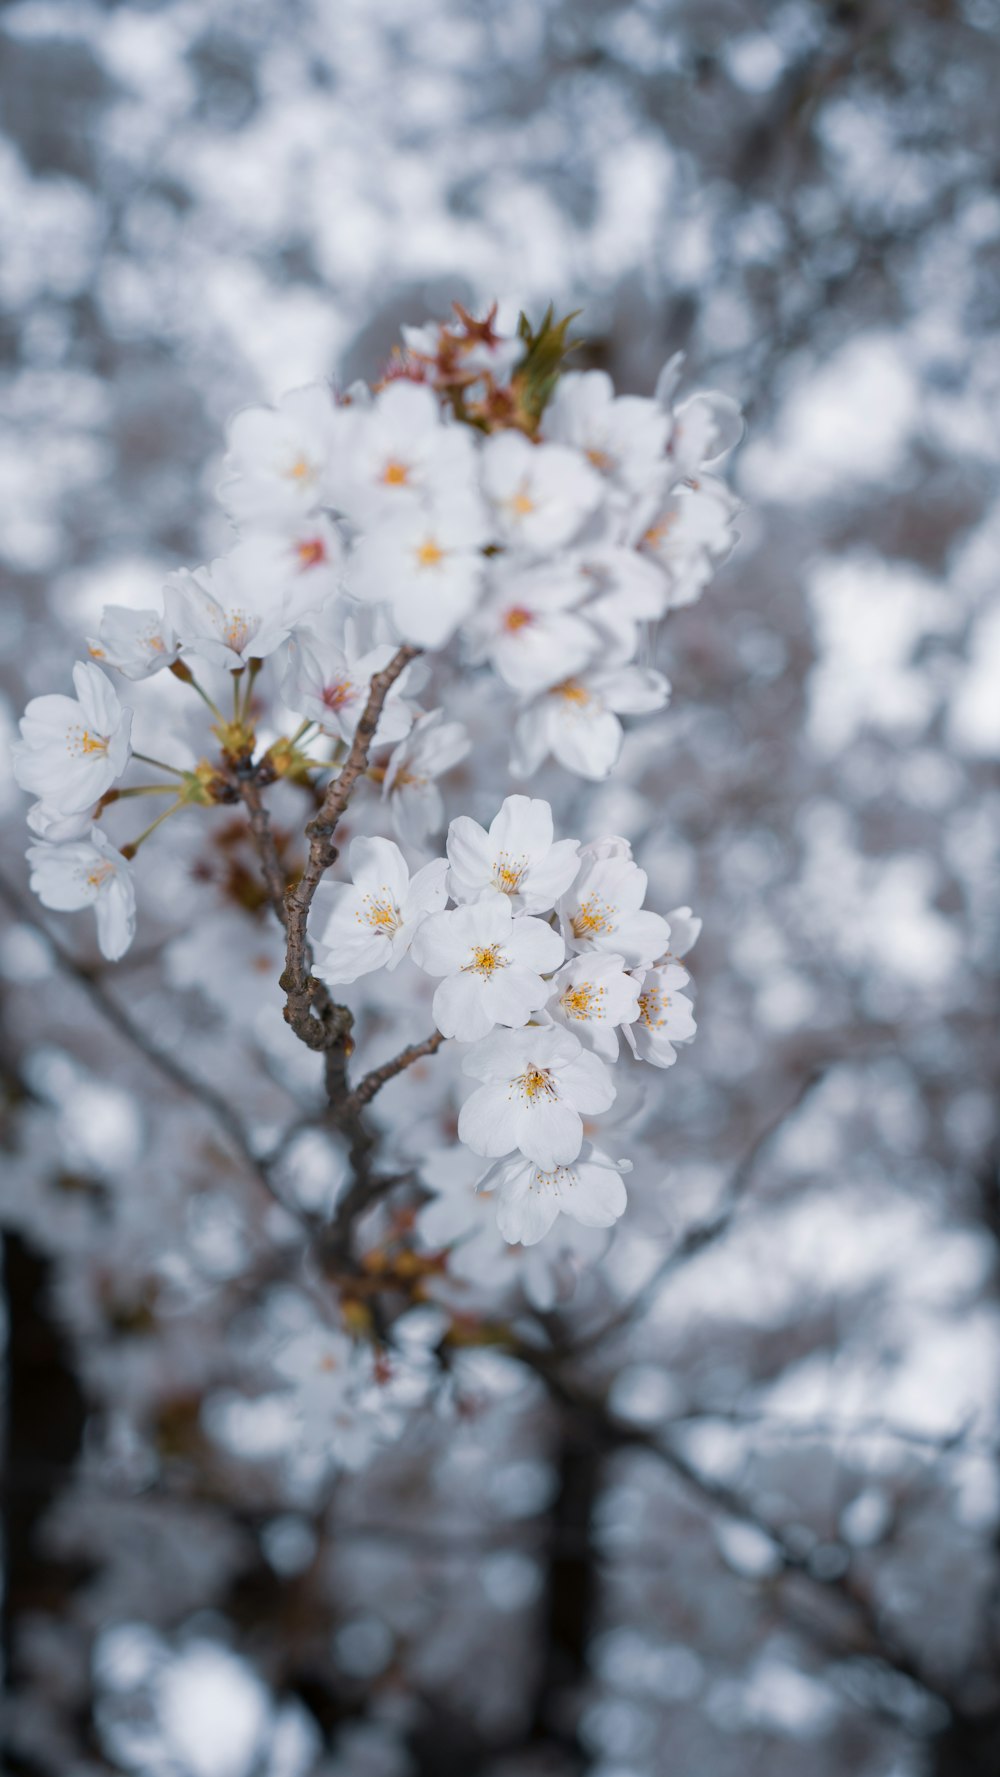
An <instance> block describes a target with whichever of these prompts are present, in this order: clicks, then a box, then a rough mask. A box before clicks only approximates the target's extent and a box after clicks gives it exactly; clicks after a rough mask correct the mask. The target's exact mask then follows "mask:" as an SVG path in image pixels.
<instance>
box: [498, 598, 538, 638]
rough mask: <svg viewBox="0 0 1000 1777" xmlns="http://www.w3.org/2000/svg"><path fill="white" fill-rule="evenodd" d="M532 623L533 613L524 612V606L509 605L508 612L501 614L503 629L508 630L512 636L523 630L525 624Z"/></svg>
mask: <svg viewBox="0 0 1000 1777" xmlns="http://www.w3.org/2000/svg"><path fill="white" fill-rule="evenodd" d="M534 621H535V614H534V612H533V611H528V610H526V609H525V607H524V605H511V608H510V610H509V611H505V612H504V614H503V626H504V629H509V630H510V631H511V633H512V634H513V633H516V632H517V630H519V629H524V628H525V626H526V625H527V624H529V623H533V622H534Z"/></svg>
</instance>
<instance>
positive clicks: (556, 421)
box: [542, 370, 670, 496]
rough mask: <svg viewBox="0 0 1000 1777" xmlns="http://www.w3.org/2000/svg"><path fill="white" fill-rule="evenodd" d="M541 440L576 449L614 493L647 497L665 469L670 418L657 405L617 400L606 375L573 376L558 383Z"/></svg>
mask: <svg viewBox="0 0 1000 1777" xmlns="http://www.w3.org/2000/svg"><path fill="white" fill-rule="evenodd" d="M542 432H543V436H544V437H545V438H547V439H552V440H554V441H556V442H558V443H560V444H572V445H575V447H576V449H577V450H580V451H582V452H583V453H584V455H585V457H586V458H587V461H588V462H589V463H590V464H591V465H592V466H593V467H594V468H595V469H596V470H597V471H598V472H599V473H600V474H601V475H603V476H605V477H606V478H607V480H608V481H609V482H611V483H612V484H613V485H614V486H615V487H617V488H618V489H620V490H622V491H623V492H624V493H625V494H627V495H629V496H631V495H634V494H636V493H644V492H645V491H646V490H647V489H648V487H649V485H650V481H651V479H652V478H653V477H654V476H655V475H656V474H657V472H658V470H659V468H660V466H661V465H662V461H663V455H664V452H665V450H666V446H667V439H668V437H669V433H670V417H669V415H668V414H666V413H665V412H664V411H663V409H662V407H661V406H660V404H659V402H657V401H650V400H648V399H646V398H645V397H644V396H641V395H616V394H615V390H614V384H613V383H612V381H611V378H610V377H609V376H608V374H607V372H606V371H604V370H582V371H571V372H570V373H569V374H568V375H565V376H563V377H561V378H560V380H559V383H558V385H557V387H556V391H555V394H554V395H553V397H552V400H551V401H550V402H549V405H548V407H547V408H546V410H545V414H544V417H543V422H542Z"/></svg>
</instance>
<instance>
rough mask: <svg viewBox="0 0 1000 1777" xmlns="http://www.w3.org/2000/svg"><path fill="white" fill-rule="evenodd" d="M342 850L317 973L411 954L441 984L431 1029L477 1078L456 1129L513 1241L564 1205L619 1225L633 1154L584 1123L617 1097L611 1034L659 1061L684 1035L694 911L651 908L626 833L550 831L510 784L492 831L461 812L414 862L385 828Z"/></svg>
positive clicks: (344, 976)
mask: <svg viewBox="0 0 1000 1777" xmlns="http://www.w3.org/2000/svg"><path fill="white" fill-rule="evenodd" d="M349 864H350V870H351V877H352V880H351V882H349V883H347V882H331V881H329V880H327V881H325V882H324V883H322V884H321V885H320V888H319V890H318V892H317V895H316V898H315V900H314V902H313V909H312V922H311V930H312V937H313V945H314V950H315V953H316V965H315V966H316V972H317V974H318V975H319V976H320V977H321V978H322V979H323V980H325V981H326V982H327V983H328V984H329V985H330V986H332V987H341V986H345V985H347V984H349V983H351V982H354V981H356V980H357V979H358V977H359V976H361V975H364V974H368V973H369V972H370V971H372V970H374V969H379V968H383V967H384V968H387V969H394V968H396V967H397V965H398V964H399V963H400V962H402V960H403V958H404V957H406V956H409V958H410V959H411V961H412V962H413V963H415V964H416V965H417V967H418V968H419V969H422V970H423V971H424V973H425V974H428V975H430V976H432V977H433V978H434V979H435V980H436V981H437V983H438V985H437V987H436V989H435V992H434V999H433V1013H434V1020H435V1024H436V1026H437V1029H438V1030H439V1031H440V1033H441V1034H442V1036H444V1037H447V1038H453V1039H455V1040H456V1041H457V1042H459V1043H463V1044H468V1045H469V1048H468V1053H467V1054H466V1056H465V1058H464V1060H463V1064H462V1068H463V1072H464V1073H465V1074H466V1075H468V1076H469V1077H470V1078H471V1079H473V1080H475V1081H477V1082H478V1084H477V1086H476V1089H475V1090H474V1091H473V1092H472V1094H471V1096H470V1097H469V1098H468V1099H467V1100H466V1102H465V1104H464V1105H463V1107H462V1111H461V1115H460V1117H459V1121H458V1135H459V1139H460V1141H462V1142H463V1143H464V1144H465V1146H466V1147H468V1148H470V1149H471V1150H472V1152H473V1153H474V1154H478V1155H481V1156H482V1157H483V1158H485V1159H494V1160H496V1161H497V1164H496V1165H494V1166H492V1167H490V1169H489V1170H488V1171H487V1172H486V1173H485V1174H484V1175H483V1177H482V1179H481V1181H480V1186H479V1188H480V1189H481V1190H484V1191H492V1190H495V1191H496V1193H497V1215H498V1222H499V1225H500V1228H501V1231H502V1232H503V1234H504V1236H505V1238H506V1239H508V1240H510V1241H518V1242H522V1243H523V1244H526V1245H527V1244H531V1243H532V1242H533V1241H535V1240H538V1239H540V1238H541V1236H542V1235H543V1234H544V1233H545V1232H546V1231H547V1230H548V1229H549V1228H550V1227H551V1226H552V1223H553V1222H554V1221H555V1219H556V1217H557V1215H558V1214H559V1213H560V1211H562V1212H563V1213H565V1214H566V1215H569V1216H571V1217H572V1218H573V1219H574V1220H576V1221H579V1222H582V1223H584V1224H586V1225H589V1226H593V1227H607V1226H609V1225H610V1224H611V1223H612V1222H614V1221H616V1220H617V1218H618V1217H619V1216H620V1215H621V1213H622V1211H623V1210H624V1208H625V1190H624V1186H623V1185H622V1182H621V1174H622V1172H623V1171H627V1170H628V1163H627V1162H623V1161H612V1160H609V1159H608V1157H607V1156H606V1155H605V1154H604V1153H603V1152H601V1150H599V1149H598V1148H596V1147H594V1145H593V1143H591V1142H587V1143H586V1146H585V1127H584V1120H585V1119H586V1120H587V1124H588V1126H589V1125H591V1124H592V1120H593V1119H594V1118H595V1117H598V1116H600V1114H601V1113H602V1112H604V1111H607V1110H609V1109H610V1107H611V1105H612V1103H613V1102H614V1099H615V1096H616V1092H615V1085H614V1081H613V1078H612V1073H611V1068H610V1066H609V1063H613V1062H615V1061H617V1060H618V1057H619V1053H620V1042H619V1033H621V1034H622V1035H623V1036H624V1038H625V1043H626V1045H627V1048H628V1049H629V1050H630V1051H631V1053H632V1055H633V1056H635V1057H637V1058H638V1059H640V1060H643V1061H647V1062H651V1063H652V1064H653V1065H654V1066H655V1067H669V1066H670V1065H671V1063H672V1062H673V1061H675V1060H676V1047H675V1045H676V1044H678V1043H685V1042H688V1041H689V1040H690V1039H691V1038H692V1037H693V1036H694V1033H695V1025H694V1017H693V1011H692V1006H691V1002H690V1000H689V999H688V998H687V997H686V995H685V994H684V992H683V989H684V988H685V987H686V986H687V985H688V982H689V980H690V977H689V975H688V973H687V971H686V969H684V968H683V967H682V965H681V962H680V960H679V958H680V957H681V956H682V955H684V954H685V953H686V952H687V950H688V949H689V947H690V946H691V945H692V944H693V943H694V940H695V938H696V937H697V935H698V931H699V929H700V922H699V921H697V920H695V919H693V918H692V916H691V913H690V909H688V908H679V909H678V910H677V911H676V912H675V913H672V914H671V915H669V917H668V918H663V917H661V915H660V914H658V913H652V912H648V911H646V910H645V909H644V908H643V902H644V900H645V896H646V873H645V871H644V870H641V869H640V868H639V866H638V864H636V863H635V861H634V860H633V857H632V852H631V847H630V846H629V844H628V842H627V840H624V839H617V838H616V839H607V840H603V841H599V842H597V843H594V844H590V845H580V844H579V842H578V841H577V840H574V839H555V838H554V830H553V821H552V810H551V808H550V806H549V804H548V803H547V802H544V801H541V800H540V799H537V798H533V797H528V796H508V797H507V799H506V800H505V802H504V804H503V806H502V808H501V809H500V811H499V813H498V814H497V816H496V818H495V820H494V821H493V822H492V823H491V825H490V828H489V831H488V832H487V831H486V830H485V829H484V828H483V827H481V826H479V825H478V823H477V822H476V821H473V820H470V819H469V817H468V816H466V815H462V816H459V817H458V819H457V820H454V821H452V823H451V825H450V827H449V829H448V839H447V855H446V857H443V858H435V859H433V860H432V861H431V862H430V863H429V864H425V865H424V866H423V867H422V868H421V869H420V870H418V871H417V872H416V874H415V875H413V876H411V874H410V872H409V869H408V868H407V864H406V860H405V858H404V857H403V854H402V852H401V851H400V849H399V847H398V846H397V845H395V844H394V843H393V842H392V840H389V839H366V838H358V839H355V840H354V841H353V842H352V844H351V848H350V854H349ZM449 900H451V901H452V902H453V903H454V905H453V906H452V907H450V908H449V907H448V906H447V903H448V901H449ZM506 1156H510V1158H507V1157H506Z"/></svg>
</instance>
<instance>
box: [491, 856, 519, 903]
mask: <svg viewBox="0 0 1000 1777" xmlns="http://www.w3.org/2000/svg"><path fill="white" fill-rule="evenodd" d="M527 868H528V860H527V858H524V857H522V858H511V856H510V854H509V852H505V851H502V852H498V853H497V856H496V859H495V861H494V864H493V886H494V887H495V888H498V889H499V890H500V893H501V894H502V895H514V894H516V893H517V891H518V889H519V888H520V886H521V882H522V880H523V878H524V873H525V871H526V870H527Z"/></svg>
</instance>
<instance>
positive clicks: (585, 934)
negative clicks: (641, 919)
mask: <svg viewBox="0 0 1000 1777" xmlns="http://www.w3.org/2000/svg"><path fill="white" fill-rule="evenodd" d="M615 912H616V909H615V908H614V907H612V906H610V905H609V904H608V902H607V901H602V900H601V897H600V895H588V896H587V899H586V900H585V901H581V902H580V906H579V908H578V910H577V912H576V913H574V915H573V918H572V919H571V920H570V926H571V927H572V930H573V936H574V938H593V937H594V936H595V935H596V934H597V933H598V932H613V931H614V929H615V928H614V916H615Z"/></svg>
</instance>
